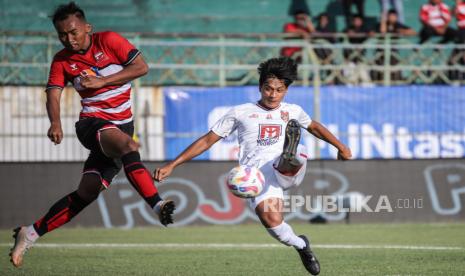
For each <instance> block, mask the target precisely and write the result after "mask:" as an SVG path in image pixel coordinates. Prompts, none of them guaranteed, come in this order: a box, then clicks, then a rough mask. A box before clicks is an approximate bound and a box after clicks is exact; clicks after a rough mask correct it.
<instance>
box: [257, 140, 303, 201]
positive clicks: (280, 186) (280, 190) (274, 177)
mask: <svg viewBox="0 0 465 276" xmlns="http://www.w3.org/2000/svg"><path fill="white" fill-rule="evenodd" d="M297 156H299V157H298V160H299V161H300V162H301V163H302V167H301V168H300V169H299V171H298V172H297V174H296V175H293V176H286V175H283V174H281V173H280V172H279V171H278V170H276V169H275V168H274V163H276V162H278V161H279V158H280V156H278V157H277V158H276V159H274V160H271V161H269V162H267V163H265V164H264V165H263V166H261V167H260V170H261V172H262V173H263V175H264V176H265V186H264V187H263V191H262V192H261V193H260V194H259V195H258V196H256V197H254V198H251V199H250V205H251V207H252V208H253V209H254V210H255V208H256V207H257V205H258V204H259V203H260V202H262V201H264V200H266V199H269V198H280V199H283V198H284V191H285V190H287V189H289V188H292V187H296V186H299V185H300V184H301V183H302V181H303V180H304V177H305V170H306V169H307V154H306V148H305V146H304V145H300V144H299V146H298V147H297Z"/></svg>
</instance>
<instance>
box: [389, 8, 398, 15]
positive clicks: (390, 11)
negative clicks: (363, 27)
mask: <svg viewBox="0 0 465 276" xmlns="http://www.w3.org/2000/svg"><path fill="white" fill-rule="evenodd" d="M387 13H388V14H397V11H396V10H395V9H390V10H388V12H387Z"/></svg>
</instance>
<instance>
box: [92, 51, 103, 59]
mask: <svg viewBox="0 0 465 276" xmlns="http://www.w3.org/2000/svg"><path fill="white" fill-rule="evenodd" d="M94 58H95V61H100V60H101V59H102V58H103V53H102V52H98V53H96V54H95V55H94Z"/></svg>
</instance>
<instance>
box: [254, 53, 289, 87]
mask: <svg viewBox="0 0 465 276" xmlns="http://www.w3.org/2000/svg"><path fill="white" fill-rule="evenodd" d="M258 74H260V80H259V84H260V87H261V86H262V85H263V84H264V83H265V82H266V80H267V79H269V78H277V79H279V80H283V81H284V85H286V87H288V86H289V85H291V84H292V83H293V82H294V81H295V80H296V79H297V63H296V62H295V61H294V60H293V59H291V58H288V57H280V58H271V59H268V60H266V61H264V62H262V63H260V65H259V66H258Z"/></svg>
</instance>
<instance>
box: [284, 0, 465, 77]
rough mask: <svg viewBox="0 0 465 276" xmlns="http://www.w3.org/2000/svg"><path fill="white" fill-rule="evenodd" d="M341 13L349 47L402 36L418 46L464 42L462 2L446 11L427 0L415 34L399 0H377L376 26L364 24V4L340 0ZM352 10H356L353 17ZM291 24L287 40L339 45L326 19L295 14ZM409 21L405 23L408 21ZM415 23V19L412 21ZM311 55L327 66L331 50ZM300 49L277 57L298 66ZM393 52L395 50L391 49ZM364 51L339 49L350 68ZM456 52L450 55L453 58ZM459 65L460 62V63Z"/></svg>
mask: <svg viewBox="0 0 465 276" xmlns="http://www.w3.org/2000/svg"><path fill="white" fill-rule="evenodd" d="M341 1H342V9H343V13H344V16H345V24H346V27H345V28H344V30H343V33H345V34H346V39H347V41H346V42H348V43H350V44H361V43H363V42H364V41H366V40H367V39H369V38H370V37H374V36H376V37H378V38H379V39H384V38H385V37H386V36H387V35H389V38H390V39H391V41H392V42H394V41H395V40H396V39H397V38H399V37H402V36H418V43H419V44H423V43H425V42H426V41H428V40H430V39H431V38H432V37H438V39H437V41H438V43H441V44H443V43H448V42H454V43H457V44H461V43H463V42H464V41H465V0H456V1H455V6H453V7H452V8H450V7H449V6H448V5H447V4H445V3H444V2H443V0H429V1H427V2H425V3H424V4H423V5H422V6H421V7H420V9H419V17H418V18H419V20H420V22H421V25H422V27H421V29H420V30H418V32H417V31H416V30H414V29H412V28H411V27H409V26H408V25H406V23H405V21H406V20H405V18H404V9H403V1H402V0H379V2H380V7H381V11H380V16H379V19H378V22H377V23H376V24H371V25H369V24H366V17H365V5H364V4H365V0H341ZM352 10H356V13H353V12H352ZM293 17H294V21H293V22H290V23H286V24H285V25H284V27H283V31H284V32H285V33H288V34H292V35H291V38H290V39H295V38H298V39H311V38H318V39H323V40H325V41H326V42H328V43H334V42H337V41H340V42H342V41H341V38H340V37H338V36H335V35H334V34H335V30H334V29H333V28H331V27H330V15H329V14H328V13H321V14H319V15H318V16H316V17H315V18H311V17H310V16H309V13H308V11H305V10H297V11H295V13H294V16H293ZM453 17H455V18H456V22H457V23H456V26H455V27H454V26H451V19H452V18H453ZM411 20H413V19H409V21H411ZM415 20H417V19H415ZM314 50H315V53H316V55H317V56H318V58H319V60H320V62H321V63H323V64H329V63H331V53H332V50H331V49H329V48H325V47H318V46H316V47H314ZM301 51H302V48H300V47H284V48H283V49H281V55H282V56H287V57H292V58H295V59H296V60H297V61H299V62H301V59H302V55H301ZM376 51H377V55H376V60H375V64H378V65H383V64H384V62H385V61H384V58H385V57H384V53H383V50H382V49H378V50H376ZM392 51H394V52H396V51H397V50H396V49H395V48H393V50H392ZM364 52H365V50H364V49H362V48H361V47H360V48H357V47H351V48H345V49H343V55H344V59H345V60H346V61H348V62H349V63H350V64H357V63H360V62H361V59H363V56H364ZM457 52H458V50H455V51H454V53H455V54H457ZM389 62H390V64H391V65H395V64H398V63H399V59H398V58H397V57H396V55H392V56H390V61H389ZM462 63H463V62H462ZM382 74H383V73H381V72H378V73H377V72H374V73H371V74H370V76H366V77H367V79H370V78H371V79H376V80H379V79H380V78H381V75H382ZM400 78H401V76H400V73H399V72H392V75H391V79H393V80H399V79H400Z"/></svg>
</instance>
